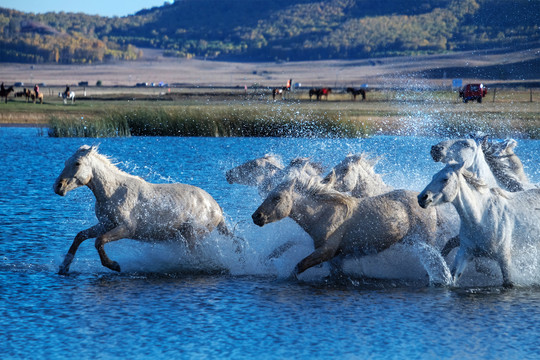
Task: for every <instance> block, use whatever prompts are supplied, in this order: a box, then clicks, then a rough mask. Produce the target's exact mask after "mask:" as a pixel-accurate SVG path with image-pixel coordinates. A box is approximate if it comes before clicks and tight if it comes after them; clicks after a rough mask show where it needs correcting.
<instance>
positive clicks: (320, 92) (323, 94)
mask: <svg viewBox="0 0 540 360" xmlns="http://www.w3.org/2000/svg"><path fill="white" fill-rule="evenodd" d="M290 90H291V88H290V87H285V86H284V87H281V88H273V89H272V99H273V100H276V96H278V95H280V96H281V99H282V100H283V99H285V94H286V93H287V92H288V91H290ZM346 92H347V93H348V94H351V96H352V99H353V100H356V97H357V96H359V95H360V96H361V97H362V100H366V90H364V89H355V88H352V87H349V88H347V89H346ZM330 93H332V88H311V89H309V92H308V94H309V100H313V97H315V99H316V100H317V101H320V100H322V99H323V98H324V99H326V100H328V95H329V94H330Z"/></svg>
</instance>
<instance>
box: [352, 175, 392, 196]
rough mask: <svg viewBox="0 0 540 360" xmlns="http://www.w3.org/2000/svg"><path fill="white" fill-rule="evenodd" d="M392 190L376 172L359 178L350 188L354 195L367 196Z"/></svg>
mask: <svg viewBox="0 0 540 360" xmlns="http://www.w3.org/2000/svg"><path fill="white" fill-rule="evenodd" d="M392 190H393V189H392V187H391V186H389V185H387V184H386V183H385V182H384V181H383V180H382V178H381V177H380V176H379V175H378V174H373V176H370V177H364V178H362V179H359V181H358V183H357V184H356V186H355V187H354V189H353V190H352V194H353V195H355V196H361V197H369V196H377V195H381V194H386V193H387V192H389V191H392Z"/></svg>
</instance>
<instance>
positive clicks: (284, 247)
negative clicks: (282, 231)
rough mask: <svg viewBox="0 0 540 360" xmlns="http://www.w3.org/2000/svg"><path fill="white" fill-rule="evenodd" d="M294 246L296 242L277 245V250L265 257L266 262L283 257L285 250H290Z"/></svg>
mask: <svg viewBox="0 0 540 360" xmlns="http://www.w3.org/2000/svg"><path fill="white" fill-rule="evenodd" d="M294 245H296V242H294V241H287V242H286V243H285V244H282V245H279V246H278V247H277V248H275V249H274V250H272V252H271V253H270V254H268V256H267V257H266V260H272V259H277V258H278V257H280V256H281V255H283V254H284V253H285V252H286V251H287V250H289V249H290V248H292V247H293V246H294Z"/></svg>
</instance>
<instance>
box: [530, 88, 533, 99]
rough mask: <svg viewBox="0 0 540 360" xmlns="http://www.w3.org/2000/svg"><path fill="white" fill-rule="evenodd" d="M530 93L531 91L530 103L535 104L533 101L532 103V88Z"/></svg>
mask: <svg viewBox="0 0 540 360" xmlns="http://www.w3.org/2000/svg"><path fill="white" fill-rule="evenodd" d="M530 91H531V95H530V102H533V101H532V88H531V89H530Z"/></svg>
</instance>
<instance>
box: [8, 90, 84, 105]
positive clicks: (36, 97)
mask: <svg viewBox="0 0 540 360" xmlns="http://www.w3.org/2000/svg"><path fill="white" fill-rule="evenodd" d="M12 92H13V93H14V94H13V95H14V96H15V97H16V98H19V97H20V98H26V102H27V103H28V102H30V101H32V102H33V103H34V104H35V103H36V102H39V103H40V104H43V93H42V92H38V93H37V94H36V92H35V91H34V90H30V89H27V88H24V89H23V90H22V91H18V92H15V89H14V88H13V86H10V87H8V88H7V89H4V88H2V89H1V90H0V99H1V98H4V99H5V103H6V104H7V102H8V96H9V94H11V93H12ZM58 97H61V98H62V99H63V101H64V104H67V101H68V100H71V103H72V104H73V103H74V102H75V92H74V91H70V92H69V93H68V94H66V93H65V92H59V93H58Z"/></svg>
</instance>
